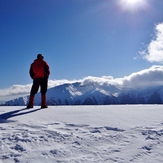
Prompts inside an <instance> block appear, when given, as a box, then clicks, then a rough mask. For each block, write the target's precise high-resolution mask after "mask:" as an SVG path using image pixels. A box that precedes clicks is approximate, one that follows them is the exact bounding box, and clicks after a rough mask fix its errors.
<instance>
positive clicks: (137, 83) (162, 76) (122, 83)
mask: <svg viewBox="0 0 163 163" xmlns="http://www.w3.org/2000/svg"><path fill="white" fill-rule="evenodd" d="M75 82H81V84H82V85H85V84H88V83H93V84H94V85H96V84H97V85H101V86H102V85H104V86H107V85H108V86H109V85H114V86H118V87H121V88H126V87H127V88H135V87H144V86H145V87H147V86H157V85H163V66H160V65H155V66H152V67H150V68H149V69H144V70H142V71H138V72H135V73H132V74H131V75H129V76H125V77H123V78H113V77H112V76H103V77H93V76H88V77H85V78H83V79H80V80H71V81H70V80H66V79H63V80H49V83H48V84H49V88H51V87H54V86H57V85H61V84H65V83H75ZM31 86H32V84H28V85H13V86H12V87H10V88H6V89H0V100H1V101H3V100H4V101H6V100H9V99H14V98H17V97H22V96H25V95H29V93H30V89H31Z"/></svg>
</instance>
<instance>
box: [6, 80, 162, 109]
mask: <svg viewBox="0 0 163 163" xmlns="http://www.w3.org/2000/svg"><path fill="white" fill-rule="evenodd" d="M40 96H41V95H40V93H37V94H36V96H35V102H34V105H40V103H41V101H40V100H41V97H40ZM28 100H29V96H25V97H20V98H16V99H13V100H10V101H7V102H5V103H4V104H3V105H5V106H15V105H18V106H25V105H27V103H28ZM162 103H163V85H157V86H147V87H138V86H137V87H134V88H132V87H130V88H128V87H124V86H123V87H121V86H120V85H112V84H109V83H103V84H101V83H98V82H86V83H83V82H74V83H66V84H61V85H58V86H55V87H52V88H49V89H48V91H47V104H48V105H117V104H162Z"/></svg>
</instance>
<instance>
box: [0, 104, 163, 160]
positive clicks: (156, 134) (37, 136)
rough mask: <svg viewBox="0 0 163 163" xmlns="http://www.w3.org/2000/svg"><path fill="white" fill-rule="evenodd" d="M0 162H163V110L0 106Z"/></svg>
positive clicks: (160, 106)
mask: <svg viewBox="0 0 163 163" xmlns="http://www.w3.org/2000/svg"><path fill="white" fill-rule="evenodd" d="M0 162H1V163H13V162H15V163H19V162H20V163H45V162H47V163H131V162H132V163H145V162H148V163H162V162H163V106H162V105H114V106H113V105H108V106H99V105H98V106H50V107H49V108H48V109H40V108H39V107H38V106H35V107H34V108H33V109H26V108H23V107H21V106H10V107H9V106H1V107H0Z"/></svg>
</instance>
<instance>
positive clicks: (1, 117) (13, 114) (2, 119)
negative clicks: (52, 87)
mask: <svg viewBox="0 0 163 163" xmlns="http://www.w3.org/2000/svg"><path fill="white" fill-rule="evenodd" d="M40 109H41V108H39V109H34V110H30V109H27V108H23V109H19V110H14V111H10V112H7V113H3V114H0V123H6V122H8V121H7V120H8V119H9V118H12V117H16V116H20V115H24V114H29V113H33V112H36V111H38V110H40ZM24 110H28V111H26V112H21V111H24Z"/></svg>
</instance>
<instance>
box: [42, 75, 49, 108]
mask: <svg viewBox="0 0 163 163" xmlns="http://www.w3.org/2000/svg"><path fill="white" fill-rule="evenodd" d="M47 87H48V80H47V79H46V78H44V79H42V82H41V108H47V107H48V106H47V104H46V92H47Z"/></svg>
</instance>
